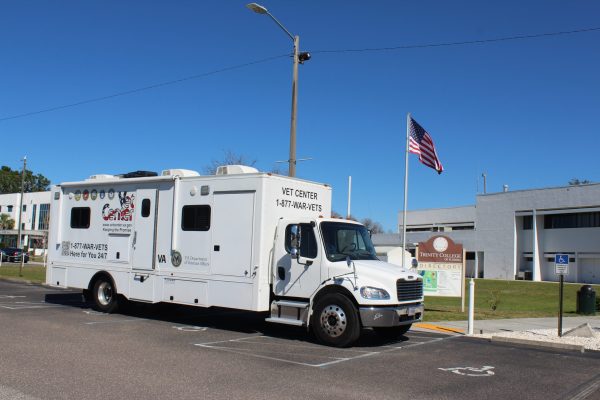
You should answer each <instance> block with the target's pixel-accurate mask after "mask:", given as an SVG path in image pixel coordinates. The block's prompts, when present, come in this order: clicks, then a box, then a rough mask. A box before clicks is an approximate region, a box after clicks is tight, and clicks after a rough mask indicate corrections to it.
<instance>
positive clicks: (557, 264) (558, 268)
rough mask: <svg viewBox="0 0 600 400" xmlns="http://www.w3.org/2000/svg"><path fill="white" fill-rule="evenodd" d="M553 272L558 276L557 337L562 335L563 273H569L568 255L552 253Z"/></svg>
mask: <svg viewBox="0 0 600 400" xmlns="http://www.w3.org/2000/svg"><path fill="white" fill-rule="evenodd" d="M554 272H555V273H556V274H557V275H558V276H559V277H560V285H559V289H558V337H562V317H563V286H564V283H565V275H567V274H568V273H569V255H568V254H555V255H554Z"/></svg>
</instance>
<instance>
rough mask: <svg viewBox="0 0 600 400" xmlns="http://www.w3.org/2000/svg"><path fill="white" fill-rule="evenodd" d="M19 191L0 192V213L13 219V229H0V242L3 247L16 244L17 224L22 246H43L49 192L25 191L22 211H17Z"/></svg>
mask: <svg viewBox="0 0 600 400" xmlns="http://www.w3.org/2000/svg"><path fill="white" fill-rule="evenodd" d="M20 203H21V194H20V193H8V194H0V214H7V215H8V216H9V217H10V218H11V219H13V220H14V221H15V225H14V229H4V230H1V229H0V243H1V244H2V245H3V246H4V247H15V246H17V236H18V229H19V225H21V239H22V244H23V246H27V248H28V249H36V250H37V253H39V252H40V251H41V249H43V248H45V245H44V240H45V238H46V237H47V232H48V223H49V218H50V192H34V193H25V194H24V195H23V212H22V213H19V205H20Z"/></svg>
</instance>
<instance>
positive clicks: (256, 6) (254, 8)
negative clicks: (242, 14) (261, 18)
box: [246, 3, 269, 14]
mask: <svg viewBox="0 0 600 400" xmlns="http://www.w3.org/2000/svg"><path fill="white" fill-rule="evenodd" d="M246 7H248V8H249V9H250V10H252V11H254V12H255V13H257V14H268V13H269V11H267V9H266V8H265V7H263V6H261V5H260V4H258V3H250V4H246Z"/></svg>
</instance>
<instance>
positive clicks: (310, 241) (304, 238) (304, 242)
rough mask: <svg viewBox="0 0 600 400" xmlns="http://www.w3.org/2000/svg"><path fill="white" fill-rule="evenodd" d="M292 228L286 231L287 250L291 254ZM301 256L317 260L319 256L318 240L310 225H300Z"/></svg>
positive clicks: (289, 227) (289, 226) (288, 227)
mask: <svg viewBox="0 0 600 400" xmlns="http://www.w3.org/2000/svg"><path fill="white" fill-rule="evenodd" d="M291 227H292V225H288V226H287V228H286V229H285V250H286V251H287V252H288V253H289V252H290V248H291V247H292V246H291V237H292V235H291ZM300 256H301V257H306V258H315V257H316V256H317V239H316V238H315V232H314V230H313V227H312V226H311V225H310V224H300Z"/></svg>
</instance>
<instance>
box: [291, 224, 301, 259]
mask: <svg viewBox="0 0 600 400" xmlns="http://www.w3.org/2000/svg"><path fill="white" fill-rule="evenodd" d="M290 255H291V256H292V258H296V259H297V258H298V257H299V256H300V225H292V226H290Z"/></svg>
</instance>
